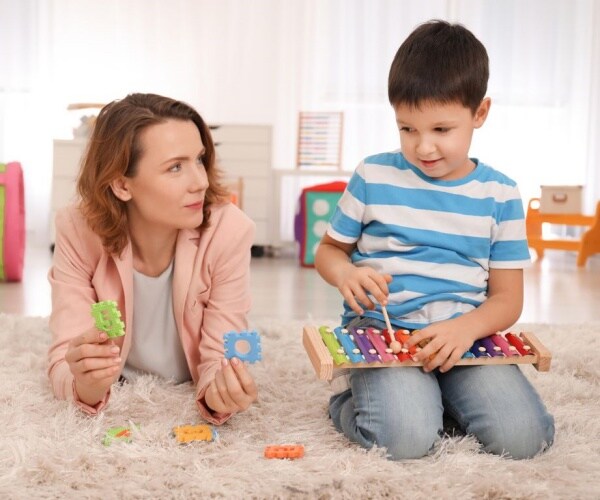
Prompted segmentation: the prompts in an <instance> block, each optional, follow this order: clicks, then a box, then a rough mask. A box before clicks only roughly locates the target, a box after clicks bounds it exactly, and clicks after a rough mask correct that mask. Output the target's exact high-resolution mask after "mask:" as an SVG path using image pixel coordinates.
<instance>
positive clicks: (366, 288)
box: [338, 264, 392, 315]
mask: <svg viewBox="0 0 600 500" xmlns="http://www.w3.org/2000/svg"><path fill="white" fill-rule="evenodd" d="M391 281H392V276H391V275H389V274H380V273H378V272H377V271H375V270H374V269H372V268H370V267H357V266H355V265H353V264H350V265H349V266H348V271H347V272H345V273H344V274H343V275H342V278H341V280H340V283H339V284H338V290H339V291H340V293H341V294H342V296H343V297H344V299H345V300H346V302H347V303H348V305H349V306H350V307H351V308H352V310H353V311H354V312H355V313H356V314H358V315H363V314H364V309H363V307H365V308H367V309H375V304H374V303H373V301H372V300H371V299H370V298H369V296H368V295H367V293H368V294H370V295H371V296H372V297H374V298H375V300H376V301H377V302H378V303H380V304H381V305H384V306H385V305H387V297H388V294H389V290H388V286H387V285H388V283H391ZM361 304H362V306H361Z"/></svg>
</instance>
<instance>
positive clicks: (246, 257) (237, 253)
mask: <svg viewBox="0 0 600 500" xmlns="http://www.w3.org/2000/svg"><path fill="white" fill-rule="evenodd" d="M213 215H214V216H215V217H214V218H213V219H211V224H212V226H211V232H210V234H204V235H203V238H207V239H209V240H210V244H209V245H208V247H207V249H206V253H205V255H204V256H202V258H203V272H205V273H209V281H210V293H209V294H208V296H207V299H206V301H205V302H204V303H203V304H202V307H203V309H204V310H203V319H202V325H201V332H200V342H199V346H198V349H199V357H200V364H199V365H198V384H197V389H196V401H197V404H198V408H199V410H200V413H201V414H202V416H203V417H204V418H205V419H207V420H208V421H210V422H212V423H215V424H221V423H223V422H225V421H226V420H227V419H228V418H229V417H230V416H231V415H232V414H233V413H235V412H237V411H243V410H244V409H246V408H247V407H248V406H249V405H250V404H251V403H252V402H253V401H254V400H255V399H256V397H257V390H256V386H255V385H254V381H253V379H252V377H251V375H250V373H249V371H247V370H246V369H245V367H244V366H243V365H242V364H241V363H240V365H238V366H232V364H231V363H227V364H226V365H225V364H224V363H223V360H224V344H223V336H224V334H225V333H227V332H230V331H237V332H239V331H243V330H247V328H248V320H247V315H248V312H249V311H250V305H251V296H250V258H251V253H250V249H251V247H252V243H253V240H254V232H255V226H254V223H253V222H252V221H251V220H250V219H248V217H247V216H246V215H244V214H243V213H242V212H240V211H239V210H238V209H237V208H229V209H224V210H223V211H222V212H220V213H219V214H218V217H217V216H216V215H217V213H216V211H215V212H213ZM209 390H210V392H208V391H209ZM233 392H237V394H230V393H233ZM232 401H233V403H232Z"/></svg>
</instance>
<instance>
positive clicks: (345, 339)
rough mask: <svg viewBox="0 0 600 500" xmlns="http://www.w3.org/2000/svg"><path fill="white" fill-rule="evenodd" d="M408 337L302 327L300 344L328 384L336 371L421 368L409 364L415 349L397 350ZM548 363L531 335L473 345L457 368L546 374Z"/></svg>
mask: <svg viewBox="0 0 600 500" xmlns="http://www.w3.org/2000/svg"><path fill="white" fill-rule="evenodd" d="M409 335H410V333H409V332H408V330H397V331H395V332H394V338H393V339H392V338H391V337H390V335H389V333H388V331H387V329H384V330H378V329H375V328H350V329H346V328H341V327H337V328H331V327H328V326H321V327H318V328H317V327H314V326H305V327H304V333H303V337H302V343H303V344H304V348H305V349H306V352H307V353H308V356H309V358H310V360H311V362H312V364H313V366H314V368H315V372H316V373H317V377H318V378H319V379H321V380H331V378H332V377H333V371H334V369H337V368H383V367H388V366H393V367H396V366H398V367H400V366H402V367H403V366H422V363H420V362H416V361H413V360H412V354H414V353H415V352H416V350H417V349H419V347H418V346H414V347H413V348H411V350H410V352H409V351H407V350H406V349H402V350H399V349H398V347H397V346H399V345H400V344H403V343H404V342H406V339H407V337H408V336H409ZM394 341H395V342H394ZM395 351H397V352H395ZM551 360H552V354H551V353H550V351H549V350H548V349H546V348H545V347H544V346H543V345H542V343H541V342H540V340H539V339H538V338H537V337H536V336H535V335H534V334H533V333H529V332H522V333H521V334H520V335H515V334H514V333H507V334H505V335H502V334H499V333H498V334H494V335H490V336H489V337H485V338H483V339H480V340H478V341H476V342H475V343H474V344H473V346H472V347H471V349H469V351H467V352H466V353H465V354H464V355H463V357H462V358H461V359H460V360H459V361H458V362H457V363H456V364H457V365H507V364H532V365H533V366H535V368H536V369H537V370H538V371H541V372H546V371H548V370H550V362H551Z"/></svg>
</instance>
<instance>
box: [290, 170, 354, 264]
mask: <svg viewBox="0 0 600 500" xmlns="http://www.w3.org/2000/svg"><path fill="white" fill-rule="evenodd" d="M346 186H347V183H346V182H344V181H335V182H329V183H327V184H318V185H316V186H310V187H307V188H304V189H303V190H302V193H301V194H300V198H299V200H298V210H297V211H296V215H295V218H294V235H295V239H296V241H297V242H298V244H299V247H300V253H299V259H300V265H301V266H303V267H314V265H315V253H316V251H317V247H318V246H319V243H320V241H321V238H322V237H323V235H324V234H325V230H326V229H327V223H328V222H329V219H330V218H331V216H332V215H333V212H334V211H335V207H336V206H337V202H338V200H339V199H340V197H341V196H342V193H343V192H344V189H346Z"/></svg>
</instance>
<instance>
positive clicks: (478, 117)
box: [473, 97, 492, 128]
mask: <svg viewBox="0 0 600 500" xmlns="http://www.w3.org/2000/svg"><path fill="white" fill-rule="evenodd" d="M491 105H492V100H491V99H490V98H489V97H485V98H484V99H483V100H482V101H481V104H480V105H479V107H478V108H477V111H475V116H474V117H473V126H474V127H475V128H479V127H481V126H482V125H483V124H484V123H485V120H486V118H487V116H488V113H489V112H490V106H491Z"/></svg>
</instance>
